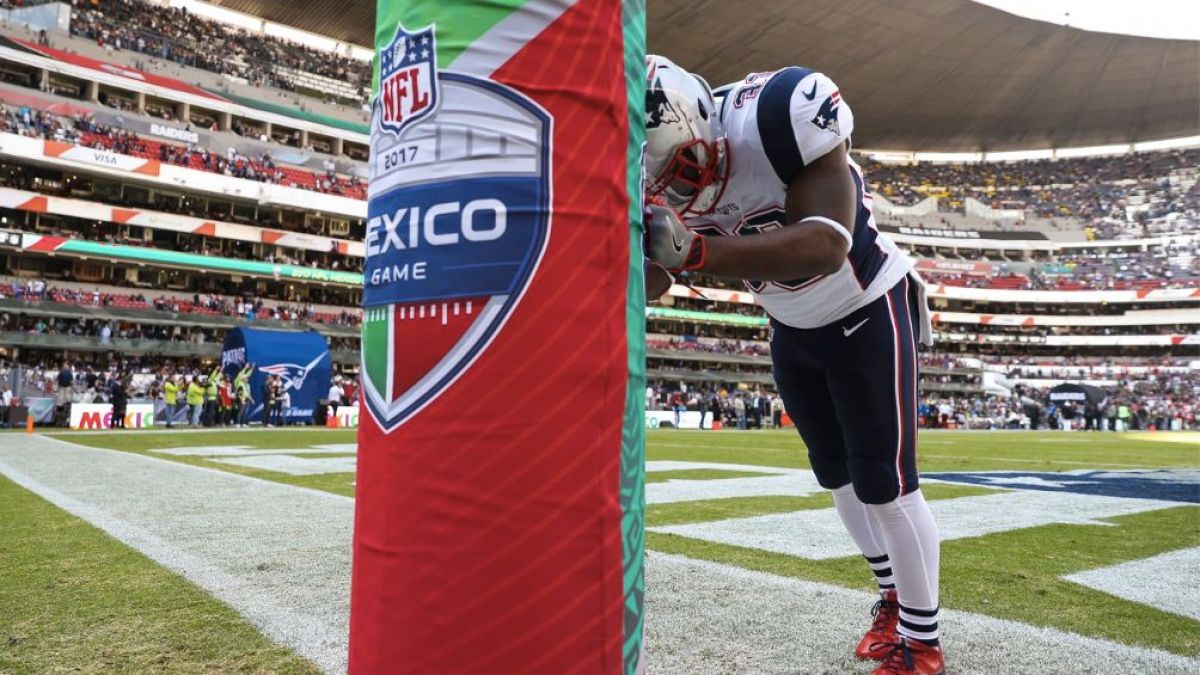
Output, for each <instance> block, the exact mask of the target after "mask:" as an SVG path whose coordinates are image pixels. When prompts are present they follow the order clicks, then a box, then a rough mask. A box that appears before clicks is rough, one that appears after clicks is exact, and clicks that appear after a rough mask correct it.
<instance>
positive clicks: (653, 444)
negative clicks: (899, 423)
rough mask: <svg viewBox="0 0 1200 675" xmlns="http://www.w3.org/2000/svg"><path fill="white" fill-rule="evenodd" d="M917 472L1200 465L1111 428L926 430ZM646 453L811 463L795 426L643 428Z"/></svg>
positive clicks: (1196, 452) (1187, 448)
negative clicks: (776, 428)
mask: <svg viewBox="0 0 1200 675" xmlns="http://www.w3.org/2000/svg"><path fill="white" fill-rule="evenodd" d="M918 457H919V461H920V466H921V470H922V471H994V470H1022V471H1072V470H1075V469H1084V468H1093V469H1130V468H1154V467H1183V466H1200V447H1197V446H1196V445H1194V444H1192V445H1189V444H1187V443H1170V442H1161V441H1151V440H1145V438H1144V437H1141V436H1133V435H1127V434H1114V433H1086V434H1085V433H1082V432H1077V433H1063V432H1037V431H1035V432H1019V433H1006V432H995V431H981V432H972V431H955V432H945V433H942V432H924V433H922V434H921V435H920V439H919V441H918ZM646 459H648V460H687V461H693V462H721V463H726V464H756V465H759V466H778V467H791V468H805V469H807V468H809V464H808V456H807V454H806V452H805V449H804V444H803V443H802V442H801V440H800V436H799V435H798V434H797V433H796V432H795V431H786V430H785V431H715V432H714V431H681V430H673V429H659V430H655V431H648V432H646Z"/></svg>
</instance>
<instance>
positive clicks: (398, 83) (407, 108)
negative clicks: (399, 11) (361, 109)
mask: <svg viewBox="0 0 1200 675" xmlns="http://www.w3.org/2000/svg"><path fill="white" fill-rule="evenodd" d="M439 98H440V92H439V89H438V79H437V42H436V38H435V36H434V27H433V26H428V27H426V28H423V29H421V30H419V31H414V32H409V31H406V30H405V29H404V26H400V25H397V27H396V35H395V37H393V38H392V41H391V43H389V44H388V45H387V46H386V47H385V48H383V49H381V50H379V95H378V97H377V98H376V99H375V119H376V121H377V123H378V125H379V128H380V129H382V130H384V131H386V132H388V133H391V134H394V135H397V136H398V135H399V134H400V133H401V132H403V131H404V130H405V129H406V128H408V127H410V126H412V125H413V124H416V123H417V122H419V121H421V120H423V119H425V118H426V117H429V116H430V115H432V114H433V112H434V110H436V109H437V105H438V100H439Z"/></svg>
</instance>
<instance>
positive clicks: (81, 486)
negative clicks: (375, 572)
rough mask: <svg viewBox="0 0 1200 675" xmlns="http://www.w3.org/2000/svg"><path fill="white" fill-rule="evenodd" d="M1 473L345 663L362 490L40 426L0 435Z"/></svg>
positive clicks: (297, 647)
mask: <svg viewBox="0 0 1200 675" xmlns="http://www.w3.org/2000/svg"><path fill="white" fill-rule="evenodd" d="M0 473H3V474H4V475H6V476H8V477H9V478H10V479H12V480H13V481H14V482H15V483H17V484H18V485H21V486H22V487H24V488H26V489H28V490H30V491H32V492H34V493H35V494H38V495H40V496H42V497H43V498H45V499H47V500H49V501H50V502H51V503H53V504H55V505H56V506H58V507H59V508H62V509H63V510H65V511H67V512H69V513H72V514H74V515H76V516H79V517H80V518H83V519H84V520H87V521H88V522H90V523H91V524H93V525H95V526H96V527H99V528H100V529H102V530H104V531H105V532H108V533H109V534H111V535H112V536H114V537H116V538H117V539H119V540H120V541H122V542H124V543H125V544H127V545H129V546H131V547H133V548H135V549H137V550H138V551H140V552H141V553H143V554H144V555H146V556H148V557H149V558H151V559H152V560H154V561H156V562H158V563H160V564H161V565H163V566H164V567H166V568H168V569H170V570H173V571H175V572H177V573H179V574H181V575H183V576H184V577H186V578H187V579H189V580H190V581H191V582H193V583H195V584H196V585H198V586H200V587H201V588H203V589H204V590H206V591H208V592H209V593H211V594H212V595H213V596H214V597H216V598H217V599H218V600H220V601H222V602H224V603H226V604H227V605H229V606H231V607H233V608H234V609H235V610H237V611H238V612H239V613H240V614H241V615H242V616H244V617H246V618H247V619H248V620H249V621H250V622H251V623H252V624H254V625H255V626H257V627H258V628H259V629H260V630H261V631H262V632H263V634H264V635H266V636H267V637H268V638H269V639H270V640H272V641H274V642H276V643H278V644H282V645H285V646H287V647H289V648H291V649H292V650H293V651H295V652H296V653H297V654H299V655H300V656H303V657H304V658H307V659H309V660H311V661H312V662H313V663H315V664H316V665H317V666H318V667H319V668H321V669H322V670H323V671H325V672H328V673H344V672H345V670H346V648H347V643H348V626H349V623H348V622H349V600H350V597H349V589H350V539H351V528H352V523H353V512H354V500H353V499H351V498H349V497H343V496H340V495H334V494H331V493H328V492H322V491H320V490H312V489H308V488H301V487H296V486H291V485H284V484H282V483H274V482H271V481H264V480H259V479H256V478H250V477H248V476H242V475H238V474H234V473H229V472H227V471H221V470H218V469H210V468H206V467H200V466H193V465H189V464H182V463H179V462H174V461H171V460H168V459H159V458H155V457H149V456H146V455H139V454H135V453H128V452H120V451H117V450H101V449H98V448H85V447H81V446H78V445H74V444H71V443H67V442H65V441H60V440H57V439H52V438H47V437H44V436H40V435H35V436H32V437H27V438H20V437H16V436H8V437H4V438H2V439H0ZM260 566H261V567H263V569H259V567H260Z"/></svg>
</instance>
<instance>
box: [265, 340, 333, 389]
mask: <svg viewBox="0 0 1200 675" xmlns="http://www.w3.org/2000/svg"><path fill="white" fill-rule="evenodd" d="M328 356H329V351H328V350H326V351H323V352H321V353H320V354H318V355H317V357H316V358H314V359H313V360H312V361H309V362H308V365H304V366H302V365H299V364H296V363H276V364H272V365H269V366H259V367H258V371H259V372H260V373H266V374H267V375H274V376H276V377H278V378H279V381H280V382H281V383H283V389H284V391H298V390H300V389H303V388H304V380H305V378H307V377H308V373H309V372H310V371H312V369H313V368H316V367H317V364H319V363H321V361H322V360H324V359H325V358H326V357H328Z"/></svg>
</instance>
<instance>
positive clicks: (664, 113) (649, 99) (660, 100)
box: [646, 79, 683, 129]
mask: <svg viewBox="0 0 1200 675" xmlns="http://www.w3.org/2000/svg"><path fill="white" fill-rule="evenodd" d="M682 121H683V118H682V117H681V116H680V115H679V112H678V111H677V110H675V108H674V107H672V106H671V102H670V101H669V100H668V99H667V92H665V91H663V88H662V83H661V81H660V80H658V79H655V80H654V82H653V83H652V84H651V85H650V87H649V88H647V89H646V128H647V129H657V128H658V127H660V126H662V125H664V124H679V123H680V122H682Z"/></svg>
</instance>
